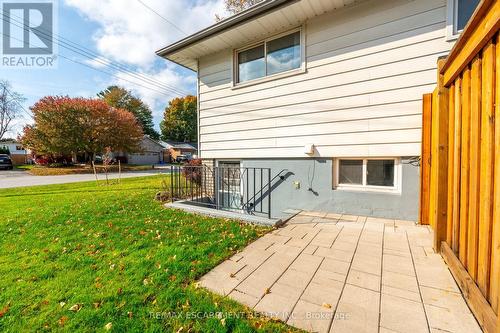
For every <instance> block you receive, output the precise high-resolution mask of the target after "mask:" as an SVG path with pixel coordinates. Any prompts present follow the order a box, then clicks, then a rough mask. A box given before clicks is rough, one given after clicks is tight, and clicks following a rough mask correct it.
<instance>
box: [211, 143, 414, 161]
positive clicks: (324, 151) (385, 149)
mask: <svg viewBox="0 0 500 333" xmlns="http://www.w3.org/2000/svg"><path fill="white" fill-rule="evenodd" d="M316 150H317V153H316V155H315V156H316V157H365V156H372V157H377V156H380V157H386V156H394V157H397V156H418V155H419V154H420V143H419V142H413V143H388V144H374V145H353V146H325V147H322V146H320V147H316ZM243 156H244V157H245V158H271V159H276V158H284V157H310V156H309V155H306V154H305V153H304V147H303V146H300V147H290V148H267V149H255V148H253V149H246V150H245V151H243V152H242V151H241V150H238V149H236V150H224V151H217V150H215V151H205V150H204V148H202V154H201V158H207V159H208V158H241V157H243Z"/></svg>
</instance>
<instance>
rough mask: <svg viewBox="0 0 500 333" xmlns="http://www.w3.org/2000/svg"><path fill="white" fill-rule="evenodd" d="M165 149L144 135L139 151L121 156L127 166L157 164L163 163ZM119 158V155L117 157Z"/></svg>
mask: <svg viewBox="0 0 500 333" xmlns="http://www.w3.org/2000/svg"><path fill="white" fill-rule="evenodd" d="M164 150H165V147H164V146H163V145H162V144H161V143H159V142H158V141H156V140H153V139H151V138H150V137H149V136H147V135H144V138H143V139H142V141H141V144H140V149H139V151H137V152H134V153H126V154H122V156H123V157H124V158H125V160H126V162H127V163H128V164H138V165H141V164H151V165H153V164H159V163H163V151H164ZM118 156H120V155H118Z"/></svg>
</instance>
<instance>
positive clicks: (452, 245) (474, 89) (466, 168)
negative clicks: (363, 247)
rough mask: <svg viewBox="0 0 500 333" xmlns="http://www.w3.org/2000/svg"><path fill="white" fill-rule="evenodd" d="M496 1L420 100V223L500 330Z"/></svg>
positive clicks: (485, 6)
mask: <svg viewBox="0 0 500 333" xmlns="http://www.w3.org/2000/svg"><path fill="white" fill-rule="evenodd" d="M499 16H500V0H491V1H486V0H483V1H482V2H481V3H480V4H479V6H478V8H477V10H476V12H475V13H474V16H473V17H472V19H471V21H470V22H469V24H468V25H467V27H466V28H465V30H464V32H463V33H462V36H461V37H460V39H459V40H458V41H457V43H456V45H455V46H454V48H453V50H452V51H451V53H450V55H449V56H448V57H447V58H446V59H442V60H439V61H438V67H439V73H438V86H437V88H436V90H435V91H434V92H433V93H432V94H428V95H425V96H424V99H423V105H424V108H423V131H422V135H423V137H422V163H421V165H422V170H421V182H422V183H421V216H420V218H421V222H422V223H428V224H430V225H431V226H432V227H433V228H434V231H435V243H434V248H435V249H436V251H441V254H442V255H443V257H444V259H445V260H446V262H447V263H448V265H449V267H450V269H451V271H452V273H453V275H454V277H455V278H456V280H457V282H458V283H459V286H460V288H461V290H462V292H463V294H464V296H465V298H466V300H467V302H468V304H469V306H470V307H471V309H472V311H473V312H474V314H475V315H476V318H477V319H478V321H479V323H480V325H481V327H482V328H483V330H484V331H485V332H497V330H498V331H500V316H499V315H500V311H499V307H500V305H499V302H500V300H499V298H500V293H499V289H500V89H499V87H500V43H499V42H498V30H499Z"/></svg>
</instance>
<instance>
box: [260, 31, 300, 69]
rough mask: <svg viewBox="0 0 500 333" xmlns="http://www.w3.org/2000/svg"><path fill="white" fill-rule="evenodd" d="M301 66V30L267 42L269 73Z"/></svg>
mask: <svg viewBox="0 0 500 333" xmlns="http://www.w3.org/2000/svg"><path fill="white" fill-rule="evenodd" d="M299 67H300V32H299V31H297V32H295V33H293V34H291V35H287V36H283V37H280V38H277V39H274V40H271V41H269V42H267V74H268V75H271V74H276V73H281V72H286V71H289V70H291V69H295V68H299Z"/></svg>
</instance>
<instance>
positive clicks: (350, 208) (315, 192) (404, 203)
mask: <svg viewBox="0 0 500 333" xmlns="http://www.w3.org/2000/svg"><path fill="white" fill-rule="evenodd" d="M241 165H242V167H244V168H271V169H272V170H273V171H272V175H273V177H274V176H275V175H276V174H278V173H279V172H280V171H283V172H282V175H284V176H285V177H284V179H283V180H280V179H276V180H275V181H274V182H273V184H272V194H271V213H272V216H273V217H284V216H287V214H286V213H285V210H287V209H305V210H314V211H324V212H335V213H340V214H352V215H363V216H374V217H383V218H391V219H402V220H410V221H417V220H418V198H419V168H418V167H416V166H413V165H412V164H410V163H409V161H408V159H407V158H403V159H402V174H403V179H402V184H401V185H402V186H401V193H398V194H393V193H380V192H360V191H356V190H352V191H346V190H335V189H333V174H332V167H333V166H332V159H328V158H314V159H305V158H300V159H297V158H292V159H290V158H289V159H243V160H242V161H241ZM250 182H251V180H250ZM257 182H258V181H257ZM297 184H298V186H297ZM249 185H250V186H252V184H249ZM244 200H245V199H244ZM267 202H268V201H267V198H264V199H263V200H262V203H263V205H264V210H267Z"/></svg>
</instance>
